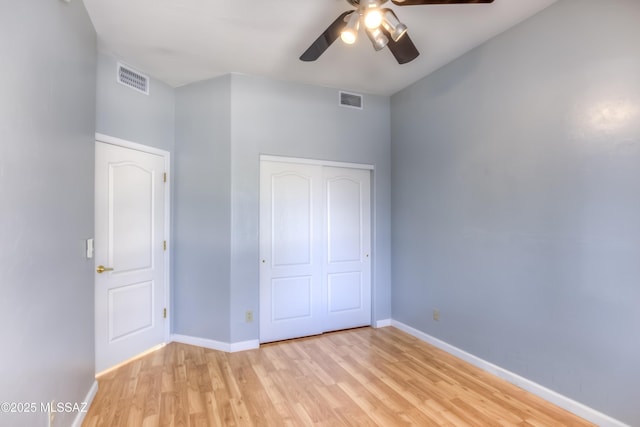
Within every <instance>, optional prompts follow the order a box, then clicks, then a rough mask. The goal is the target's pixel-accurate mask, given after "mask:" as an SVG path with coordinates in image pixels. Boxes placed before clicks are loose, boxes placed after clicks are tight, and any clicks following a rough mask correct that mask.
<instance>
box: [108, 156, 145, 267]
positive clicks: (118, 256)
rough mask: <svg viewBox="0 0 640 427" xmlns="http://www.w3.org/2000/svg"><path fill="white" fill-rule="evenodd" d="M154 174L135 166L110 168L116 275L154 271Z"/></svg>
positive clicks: (112, 251)
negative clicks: (144, 270)
mask: <svg viewBox="0 0 640 427" xmlns="http://www.w3.org/2000/svg"><path fill="white" fill-rule="evenodd" d="M153 185H154V183H153V171H151V170H145V169H142V168H140V166H139V165H136V164H131V163H120V164H110V165H109V196H110V200H109V204H110V205H111V208H110V209H109V213H108V221H109V231H110V232H109V236H108V239H109V246H108V247H109V258H108V259H109V261H108V264H109V265H117V266H118V270H117V271H116V272H114V273H113V274H114V275H117V274H123V273H129V272H132V271H135V270H143V269H150V268H152V262H153V256H152V254H153V245H154V242H153V224H152V219H153V218H152V216H151V215H150V212H151V211H152V209H153V205H154V200H153V196H154V194H153Z"/></svg>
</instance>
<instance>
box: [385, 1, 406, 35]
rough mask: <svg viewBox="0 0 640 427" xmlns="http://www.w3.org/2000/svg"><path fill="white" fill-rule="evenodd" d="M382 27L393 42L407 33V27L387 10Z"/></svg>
mask: <svg viewBox="0 0 640 427" xmlns="http://www.w3.org/2000/svg"><path fill="white" fill-rule="evenodd" d="M382 26H383V27H384V29H385V30H387V32H388V33H389V34H390V35H391V38H392V39H393V41H395V42H397V41H398V40H400V39H401V38H402V36H404V35H405V33H406V32H407V26H406V25H404V24H403V23H402V22H400V21H399V20H398V17H397V16H396V14H395V13H393V12H392V11H391V10H389V9H387V10H386V11H385V13H384V17H383V20H382Z"/></svg>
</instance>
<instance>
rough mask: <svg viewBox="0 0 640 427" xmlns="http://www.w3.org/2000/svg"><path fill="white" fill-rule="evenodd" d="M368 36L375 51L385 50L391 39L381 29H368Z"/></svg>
mask: <svg viewBox="0 0 640 427" xmlns="http://www.w3.org/2000/svg"><path fill="white" fill-rule="evenodd" d="M367 35H368V36H369V39H370V40H371V43H373V48H374V49H375V50H381V49H384V47H385V46H386V45H387V43H389V39H388V38H387V36H385V35H384V33H383V32H382V30H381V29H380V28H374V29H370V28H367Z"/></svg>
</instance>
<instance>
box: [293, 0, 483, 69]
mask: <svg viewBox="0 0 640 427" xmlns="http://www.w3.org/2000/svg"><path fill="white" fill-rule="evenodd" d="M346 1H347V2H348V3H349V4H350V5H351V6H353V7H355V8H356V9H355V10H348V11H346V12H344V13H343V14H341V15H340V16H338V18H337V19H336V20H335V21H333V23H331V25H329V27H328V28H327V29H326V30H325V31H324V32H323V33H322V34H320V37H318V38H317V39H316V41H314V42H313V43H312V44H311V46H309V48H308V49H307V50H306V51H305V52H304V53H303V54H302V56H300V60H302V61H315V60H316V59H318V58H319V57H320V55H322V54H323V53H324V51H325V50H327V49H328V48H329V46H331V44H333V42H334V41H336V40H337V39H338V37H339V38H341V39H342V41H343V42H345V43H346V44H353V43H355V41H356V39H357V36H358V30H359V29H360V25H361V24H362V25H363V26H364V27H365V32H366V33H367V36H369V39H370V40H371V43H373V48H374V49H375V50H381V49H384V48H385V47H388V48H389V50H390V51H391V53H392V54H393V56H394V57H395V58H396V60H397V61H398V63H399V64H406V63H407V62H411V61H413V60H414V59H416V58H417V57H418V55H420V52H418V49H417V48H416V46H415V45H414V44H413V42H412V41H411V39H410V38H409V35H408V34H407V26H406V25H404V24H403V23H402V22H400V20H399V19H398V17H397V16H396V14H395V13H394V12H393V10H391V9H387V8H381V6H382V5H383V4H385V3H386V2H387V1H389V0H346ZM391 2H392V3H393V4H395V5H396V6H414V5H427V4H467V3H493V0H391Z"/></svg>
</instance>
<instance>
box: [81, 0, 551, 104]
mask: <svg viewBox="0 0 640 427" xmlns="http://www.w3.org/2000/svg"><path fill="white" fill-rule="evenodd" d="M555 1H556V0H495V1H494V3H491V4H468V5H437V6H435V5H429V6H405V7H398V6H394V5H393V4H392V3H391V2H389V3H387V5H386V6H387V7H390V8H392V9H394V10H395V12H396V14H397V15H398V17H399V18H400V20H401V21H402V22H404V23H405V24H406V25H407V26H408V27H409V34H410V36H411V38H412V40H413V41H414V43H415V45H416V46H417V48H418V50H419V51H420V56H419V57H418V58H417V59H416V60H414V61H412V62H410V63H408V64H404V65H399V64H398V63H397V62H396V61H395V59H394V58H393V56H392V55H391V52H389V50H388V49H383V50H381V51H379V52H376V51H375V50H374V49H373V47H372V45H371V42H370V41H369V39H368V38H367V37H366V35H365V34H364V33H363V31H362V30H361V32H360V36H359V39H358V41H357V42H356V43H355V44H354V45H351V46H348V45H345V44H343V43H342V42H341V41H340V40H337V41H336V42H335V43H334V44H333V45H332V46H331V47H329V49H328V50H327V51H326V52H325V53H324V54H323V55H322V56H321V57H320V59H318V60H317V61H315V62H302V61H300V60H299V59H298V58H299V57H300V55H301V54H302V52H304V51H305V50H306V49H307V47H308V46H309V45H310V44H311V43H312V42H313V41H314V40H315V39H316V38H317V37H318V36H319V35H320V33H322V32H323V31H324V30H325V29H326V28H327V27H328V26H329V24H330V23H331V22H333V21H334V20H335V19H336V18H337V16H338V15H339V14H340V13H341V12H344V11H347V10H350V9H352V7H351V6H350V5H349V4H348V3H347V2H346V1H345V0H269V1H266V0H108V1H106V0H84V3H85V6H86V8H87V10H88V12H89V15H90V16H91V20H92V21H93V24H94V26H95V29H96V31H97V33H98V39H99V43H100V46H101V48H102V49H104V50H106V51H108V52H111V53H112V54H114V55H115V56H117V57H118V58H119V59H120V60H122V61H123V62H126V63H128V64H129V65H131V66H133V67H135V68H137V69H139V71H141V72H145V73H148V74H150V75H152V76H153V77H155V78H157V79H160V80H162V81H164V82H166V83H168V84H170V85H171V86H175V87H177V86H182V85H185V84H188V83H192V82H194V81H199V80H204V79H207V78H211V77H216V76H219V75H223V74H227V73H231V72H234V73H241V74H250V75H257V76H266V77H271V78H275V79H279V80H288V81H295V82H301V83H309V84H314V85H319V86H329V87H335V88H341V89H345V90H352V91H360V92H366V93H374V94H382V95H390V94H393V93H395V92H397V91H399V90H401V89H403V88H405V87H407V86H408V85H410V84H411V83H413V82H415V81H417V80H419V79H420V78H422V77H424V76H425V75H427V74H429V73H431V72H432V71H434V70H436V69H438V68H440V67H441V66H443V65H444V64H446V63H448V62H450V61H451V60H453V59H455V58H457V57H458V56H460V55H462V54H463V53H465V52H467V51H469V50H470V49H472V48H474V47H475V46H477V45H479V44H481V43H483V42H484V41H486V40H488V39H490V38H491V37H494V36H495V35H497V34H499V33H501V32H503V31H504V30H506V29H508V28H509V27H512V26H513V25H515V24H517V23H519V22H521V21H523V20H524V19H526V18H528V17H529V16H531V15H533V14H535V13H537V12H538V11H540V10H542V9H543V8H545V7H547V6H549V5H551V4H552V3H554V2H555Z"/></svg>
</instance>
